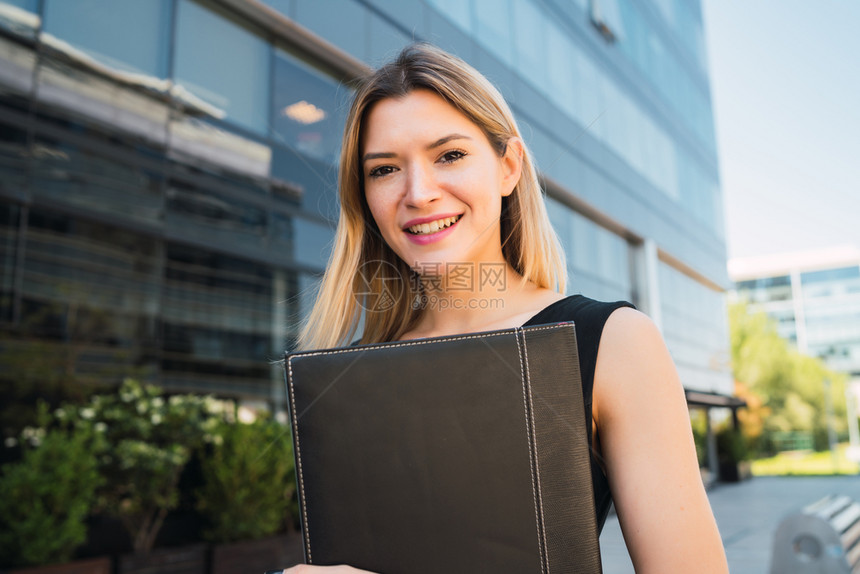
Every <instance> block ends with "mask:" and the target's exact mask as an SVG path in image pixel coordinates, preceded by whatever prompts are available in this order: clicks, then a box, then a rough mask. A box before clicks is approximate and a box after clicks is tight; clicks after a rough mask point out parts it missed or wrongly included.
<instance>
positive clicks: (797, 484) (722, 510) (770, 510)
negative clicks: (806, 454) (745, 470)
mask: <svg viewBox="0 0 860 574" xmlns="http://www.w3.org/2000/svg"><path fill="white" fill-rule="evenodd" d="M828 494H844V495H847V496H850V497H851V498H853V499H854V500H858V501H860V476H832V477H831V476H824V477H755V478H752V479H751V480H747V481H745V482H741V483H737V484H720V485H718V486H716V487H714V488H712V489H711V490H710V491H708V498H709V499H710V501H711V507H712V508H713V510H714V516H715V517H716V519H717V526H719V529H720V535H721V536H722V538H723V545H724V546H725V548H726V556H727V557H728V560H729V571H730V572H731V573H732V574H767V573H768V572H769V569H770V557H771V552H772V548H771V545H772V544H773V534H774V532H775V531H776V528H777V526H778V525H779V523H780V521H781V520H782V519H783V518H784V517H785V516H787V515H789V514H793V513H795V512H798V511H799V510H800V509H801V508H803V507H804V506H806V505H807V504H809V503H810V502H814V501H816V500H818V499H819V498H822V497H824V496H826V495H828ZM600 547H601V553H602V555H603V571H604V574H628V573H632V572H633V565H632V564H631V562H630V557H629V556H628V554H627V548H626V547H625V545H624V539H623V538H622V535H621V528H620V527H619V525H618V519H617V518H616V517H615V516H614V515H612V516H610V517H609V518H608V519H607V520H606V526H605V527H604V529H603V533H602V534H601V536H600Z"/></svg>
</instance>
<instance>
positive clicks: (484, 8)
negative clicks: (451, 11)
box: [474, 0, 513, 66]
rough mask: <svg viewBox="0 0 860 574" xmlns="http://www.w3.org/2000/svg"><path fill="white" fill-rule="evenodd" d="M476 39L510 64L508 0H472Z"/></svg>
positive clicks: (511, 60) (509, 13)
mask: <svg viewBox="0 0 860 574" xmlns="http://www.w3.org/2000/svg"><path fill="white" fill-rule="evenodd" d="M474 7H475V25H476V28H477V30H476V36H477V38H478V41H479V42H480V43H481V44H483V45H484V46H485V47H486V48H487V50H488V51H490V52H491V53H493V54H494V55H495V56H496V57H498V58H499V59H500V60H501V61H503V62H505V63H506V64H508V65H510V66H512V65H513V50H512V49H511V46H512V44H513V43H512V42H511V6H510V3H509V1H508V0H474Z"/></svg>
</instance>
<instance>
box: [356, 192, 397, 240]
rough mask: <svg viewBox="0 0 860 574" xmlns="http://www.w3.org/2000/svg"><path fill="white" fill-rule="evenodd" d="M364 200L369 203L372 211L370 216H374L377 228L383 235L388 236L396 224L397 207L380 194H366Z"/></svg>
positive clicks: (368, 205)
mask: <svg viewBox="0 0 860 574" xmlns="http://www.w3.org/2000/svg"><path fill="white" fill-rule="evenodd" d="M364 198H365V201H367V207H368V208H369V209H370V214H371V215H372V216H373V220H374V221H375V222H376V226H377V227H378V228H379V230H380V231H382V233H383V234H386V233H387V230H388V228H390V227H391V226H393V225H394V223H395V219H394V218H395V215H396V213H395V207H394V206H393V205H392V204H391V202H390V201H386V199H385V197H384V196H382V195H380V194H375V193H366V194H365V196H364Z"/></svg>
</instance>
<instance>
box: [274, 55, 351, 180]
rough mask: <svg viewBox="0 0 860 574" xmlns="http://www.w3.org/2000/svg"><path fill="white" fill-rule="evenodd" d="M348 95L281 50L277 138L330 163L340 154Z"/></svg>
mask: <svg viewBox="0 0 860 574" xmlns="http://www.w3.org/2000/svg"><path fill="white" fill-rule="evenodd" d="M349 95H350V94H349V92H348V90H346V89H345V88H342V87H341V86H340V84H338V83H337V82H335V81H334V80H333V79H331V78H327V77H326V76H324V75H323V74H322V73H320V72H318V71H316V70H314V69H312V68H311V67H310V66H308V65H307V64H304V63H302V62H300V61H298V60H297V59H296V58H294V57H293V56H291V55H290V54H287V53H286V52H284V51H282V50H278V51H277V52H276V55H275V99H274V110H273V117H274V118H275V122H274V125H275V139H276V140H277V141H278V142H280V143H285V144H287V145H289V146H290V147H291V148H293V149H294V150H296V151H299V152H301V153H303V154H306V155H309V156H311V157H314V158H317V159H320V160H323V161H325V162H329V163H336V162H337V159H338V154H339V153H340V143H341V137H342V134H343V124H344V121H345V119H346V112H347V106H348V99H349Z"/></svg>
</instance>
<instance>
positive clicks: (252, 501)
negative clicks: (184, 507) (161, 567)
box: [197, 418, 295, 542]
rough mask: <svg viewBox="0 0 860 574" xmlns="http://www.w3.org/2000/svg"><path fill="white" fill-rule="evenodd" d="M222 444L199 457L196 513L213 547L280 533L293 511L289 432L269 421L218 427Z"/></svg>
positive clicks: (282, 426) (216, 432) (276, 423)
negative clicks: (204, 521) (203, 519)
mask: <svg viewBox="0 0 860 574" xmlns="http://www.w3.org/2000/svg"><path fill="white" fill-rule="evenodd" d="M215 434H216V436H219V437H220V440H218V441H216V442H215V443H214V444H213V445H211V447H210V448H209V449H208V451H207V454H206V455H205V456H204V457H203V460H202V468H203V476H204V481H205V482H204V484H203V486H202V487H201V488H200V489H199V490H198V492H197V500H198V509H199V510H200V511H201V512H202V513H203V515H204V516H205V517H206V518H207V519H208V521H209V523H210V524H211V527H210V528H209V529H208V530H207V531H206V537H207V539H209V540H210V541H213V542H234V541H238V540H252V539H258V538H262V537H264V536H268V535H271V534H274V533H276V532H279V531H281V530H282V529H283V527H284V525H285V522H286V520H287V518H288V517H289V515H290V510H291V509H292V498H293V493H294V491H295V473H294V461H293V450H292V440H291V438H290V433H289V428H288V427H286V426H284V425H282V424H279V423H278V422H277V421H274V420H272V419H270V418H260V419H257V420H256V421H254V422H253V423H251V424H243V423H241V422H236V423H228V422H222V423H221V424H220V425H219V428H218V429H217V430H216V431H215Z"/></svg>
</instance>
